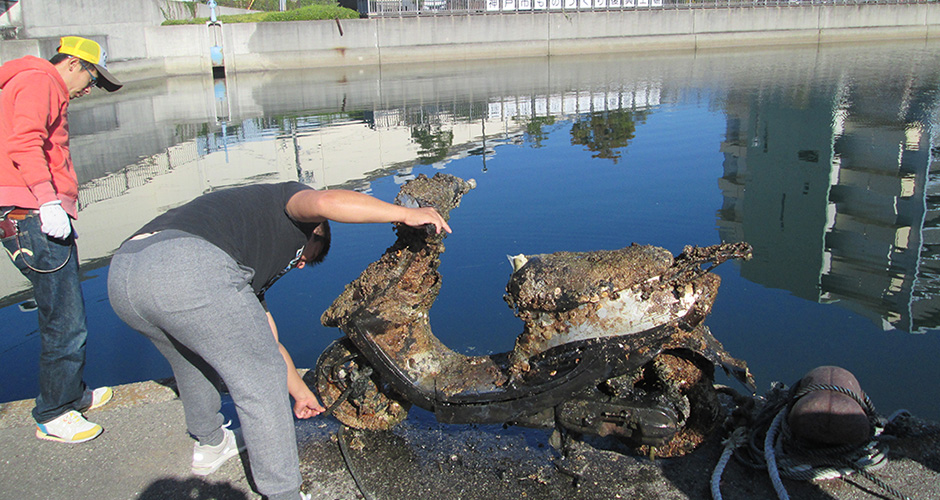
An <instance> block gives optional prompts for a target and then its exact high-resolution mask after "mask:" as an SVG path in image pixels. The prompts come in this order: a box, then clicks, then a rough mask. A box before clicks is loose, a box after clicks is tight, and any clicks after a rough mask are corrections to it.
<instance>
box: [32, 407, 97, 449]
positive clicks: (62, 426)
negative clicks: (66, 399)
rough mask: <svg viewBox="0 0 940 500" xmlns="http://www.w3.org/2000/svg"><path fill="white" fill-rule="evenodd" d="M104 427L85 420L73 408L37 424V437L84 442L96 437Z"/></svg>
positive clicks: (62, 441) (49, 439) (66, 441)
mask: <svg viewBox="0 0 940 500" xmlns="http://www.w3.org/2000/svg"><path fill="white" fill-rule="evenodd" d="M103 430H104V429H102V428H101V426H100V425H98V424H95V423H92V422H89V421H87V420H85V417H83V416H82V414H81V413H79V412H77V411H75V410H72V411H70V412H67V413H63V414H62V415H59V416H58V417H56V418H55V419H53V420H50V421H49V422H46V423H44V424H36V437H38V438H39V439H45V440H47V441H58V442H60V443H84V442H85V441H88V440H91V439H94V438H96V437H98V435H99V434H101V431H103Z"/></svg>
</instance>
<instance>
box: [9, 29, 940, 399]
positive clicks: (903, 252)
mask: <svg viewBox="0 0 940 500" xmlns="http://www.w3.org/2000/svg"><path fill="white" fill-rule="evenodd" d="M938 59H940V47H925V46H924V45H923V44H898V45H886V44H880V45H877V46H866V47H865V50H864V51H860V50H858V47H855V46H853V47H826V48H824V49H818V50H817V49H816V48H809V49H794V48H789V49H787V50H785V51H764V52H754V51H748V52H743V51H742V52H716V53H702V52H699V53H669V54H660V55H656V56H642V55H635V54H634V55H625V56H604V57H596V58H577V59H570V60H567V59H566V60H560V59H535V60H520V61H489V62H480V63H447V64H443V63H442V64H436V65H428V66H414V65H409V66H407V67H406V66H384V67H382V68H337V69H329V70H317V71H293V72H277V73H273V72H272V73H254V74H232V75H228V76H226V77H225V78H224V79H217V80H213V79H211V78H209V77H206V78H203V77H185V78H173V79H170V80H161V81H152V82H144V83H141V84H135V85H130V86H128V87H126V88H125V89H124V90H122V92H120V93H119V95H118V94H116V95H114V96H107V97H105V96H99V95H95V94H92V95H91V96H89V97H88V98H83V99H82V100H81V101H77V102H76V103H75V105H74V106H73V108H72V110H71V111H70V113H71V116H70V122H71V126H72V132H73V140H72V149H73V151H74V156H75V163H76V166H77V169H78V171H79V174H80V183H81V188H80V196H79V198H80V199H79V201H80V206H81V211H80V218H79V220H78V222H77V223H76V229H77V232H78V233H79V234H80V235H81V238H80V240H79V247H80V251H81V257H82V263H83V270H84V271H85V272H86V277H87V278H88V279H87V280H86V282H85V287H86V304H88V307H89V318H90V321H91V322H94V323H95V324H90V331H95V332H120V333H119V334H115V335H114V337H115V338H110V337H108V338H107V340H101V341H99V343H98V344H97V345H96V346H92V347H91V348H90V349H89V357H90V359H89V364H88V366H89V368H88V369H89V377H90V378H91V380H90V381H91V382H92V383H98V384H103V383H109V384H115V383H122V382H126V381H133V380H141V379H145V378H153V377H159V376H167V375H168V374H169V371H168V369H167V368H166V367H165V366H164V362H163V361H162V359H161V358H160V357H159V355H158V354H157V353H156V351H154V350H153V349H152V348H151V347H150V346H149V345H148V344H146V342H145V341H143V340H142V339H140V338H138V337H137V336H134V335H128V334H127V333H128V332H126V327H124V326H123V325H121V323H120V322H119V321H118V320H117V319H116V318H115V317H114V315H113V313H112V312H110V308H109V307H108V306H107V297H106V293H105V292H104V289H103V276H104V272H105V271H106V269H105V267H106V266H107V263H108V259H109V257H110V255H111V254H112V253H113V252H114V250H115V249H116V248H117V246H118V245H119V244H120V242H121V241H122V240H123V239H124V238H126V237H127V236H128V235H129V234H131V232H132V231H134V230H136V229H138V228H139V227H140V226H142V225H143V224H144V223H145V222H146V221H148V220H150V219H151V218H153V217H154V216H156V215H157V214H159V213H162V212H164V211H166V210H167V209H169V208H172V207H174V206H178V205H180V204H182V203H185V202H187V201H189V200H191V199H192V198H195V197H196V196H198V195H200V194H202V193H204V192H208V191H211V190H214V189H220V188H224V187H227V186H232V185H240V184H247V183H257V182H272V181H282V180H294V179H296V180H300V181H302V182H305V183H308V184H310V185H312V186H314V187H317V188H325V187H344V188H350V189H356V190H359V191H363V192H369V193H375V194H377V195H381V196H382V197H383V198H384V199H391V197H392V196H394V193H395V192H397V185H398V184H401V183H403V182H405V181H407V180H408V179H410V178H412V177H413V176H414V175H416V174H418V173H425V174H433V173H434V171H435V170H438V169H447V171H449V172H452V173H455V174H457V175H461V176H464V177H475V176H485V177H484V179H485V182H481V183H480V187H478V189H477V190H475V191H474V192H473V193H472V194H471V195H470V196H468V197H466V198H465V199H464V203H463V205H462V206H461V208H460V210H459V211H456V212H455V213H454V214H453V216H454V217H455V218H456V219H459V220H456V219H455V220H452V225H454V224H457V225H459V226H460V230H455V233H454V234H453V235H452V236H451V237H449V239H448V253H447V254H446V256H445V258H444V260H443V264H442V266H443V267H442V274H444V276H445V277H446V279H447V280H448V281H447V285H446V286H445V287H444V289H443V291H442V295H441V298H440V299H439V300H438V302H437V303H436V305H435V308H434V309H433V310H432V313H433V314H436V315H437V316H432V320H434V318H435V317H437V318H446V321H447V322H448V323H447V326H446V327H444V328H438V327H435V332H438V334H439V335H441V336H442V340H443V341H444V342H445V343H446V344H448V345H449V346H451V347H453V348H455V349H457V350H459V351H462V352H466V351H468V350H476V352H475V354H479V353H481V352H482V351H487V352H497V351H505V350H508V349H510V348H511V347H512V340H513V338H514V336H515V335H516V334H517V333H518V332H519V330H518V328H519V326H518V320H517V319H516V318H514V317H513V316H512V314H511V311H509V310H508V309H507V308H506V307H505V304H504V303H503V302H502V300H501V294H502V287H503V286H504V285H505V280H506V277H507V271H508V266H507V265H506V262H505V255H506V254H516V253H520V252H525V253H540V252H550V251H558V250H595V249H598V248H615V247H617V246H623V245H626V244H629V243H630V242H632V241H636V242H639V243H653V244H657V245H660V246H664V247H666V248H668V249H670V250H671V251H673V252H678V251H680V250H681V246H682V245H683V244H699V245H706V244H712V243H716V242H717V241H718V240H719V239H725V240H746V241H748V242H750V243H751V244H753V245H754V246H755V258H754V259H753V260H752V261H750V262H747V263H744V264H743V265H741V266H740V267H739V268H736V267H733V265H728V266H723V267H722V268H721V269H720V272H721V274H722V275H723V279H724V280H725V282H724V283H725V284H724V285H723V287H722V292H721V293H720V294H719V303H718V304H716V308H715V312H714V313H713V315H712V316H711V317H710V318H709V324H710V325H711V326H712V329H713V331H715V332H716V336H717V337H718V338H719V339H720V340H721V341H722V342H724V343H725V345H726V347H728V350H729V351H730V352H732V353H733V354H735V355H736V356H739V357H741V358H743V359H746V360H747V361H748V362H749V363H751V365H752V367H753V368H754V369H755V372H756V373H757V374H758V382H759V383H760V384H761V387H763V386H764V385H763V384H764V383H766V382H769V381H771V380H783V381H786V382H791V381H793V380H795V378H796V377H798V376H799V375H800V374H802V373H804V372H805V371H806V370H808V369H809V368H812V366H815V365H817V364H824V363H832V364H840V365H843V366H846V367H847V368H849V369H851V370H854V371H856V373H857V374H859V375H860V380H864V381H865V382H864V383H863V385H864V386H865V389H866V391H868V392H869V393H870V394H871V395H873V397H875V399H876V401H879V402H880V401H882V400H885V399H888V400H889V402H888V403H887V406H886V408H887V409H892V408H897V407H899V406H906V407H910V408H911V409H912V410H915V411H917V412H919V413H921V414H926V415H930V416H934V417H937V414H936V408H935V405H932V404H931V403H930V402H929V401H931V400H935V399H936V398H937V397H940V390H938V389H936V387H934V385H935V384H933V383H932V381H934V380H936V379H937V377H938V376H940V373H938V372H937V366H936V364H935V363H933V362H932V361H930V360H932V359H933V357H934V356H933V355H930V356H929V357H928V358H929V360H927V359H921V358H923V357H924V356H927V353H931V352H934V353H935V351H936V346H937V345H938V342H937V340H936V338H937V336H936V335H935V334H934V333H935V332H934V333H932V334H931V335H924V336H909V335H906V336H905V337H904V338H898V337H890V336H888V335H887V334H883V333H882V332H881V331H882V330H883V329H892V328H893V329H898V330H899V331H903V332H927V331H930V330H936V329H937V328H938V326H940V301H938V298H937V296H936V294H937V293H938V288H940V286H938V285H940V282H938V279H940V278H938V265H940V264H938V257H937V255H936V252H937V248H938V247H937V245H938V244H940V242H938V241H937V238H938V236H937V235H938V234H940V233H938V232H937V229H936V227H937V222H938V213H937V210H938V206H940V205H938V198H937V196H938V194H940V190H938V180H937V172H936V170H937V167H935V166H934V157H935V156H936V155H937V146H936V142H937V141H936V140H935V137H936V135H937V133H938V132H937V129H938V128H937V126H936V123H937V118H938V117H937V106H938V103H937V91H938V89H937V85H938V80H940V77H938V70H937V68H940V64H937V63H938ZM899 60H901V61H903V63H898V62H897V61H899ZM716 226H717V228H716ZM481 228H482V229H481ZM716 229H717V230H716ZM342 230H344V231H347V233H345V234H344V235H343V236H344V237H343V238H342V239H341V241H338V242H337V245H342V244H347V245H348V246H347V247H345V248H344V249H342V251H340V250H339V249H338V250H337V255H344V257H343V259H339V260H334V261H333V262H331V263H330V266H323V269H318V270H317V278H316V280H317V284H316V286H315V287H313V288H316V290H315V291H312V290H311V288H312V287H311V286H310V284H309V283H308V282H305V281H303V280H304V279H310V278H305V277H304V276H296V277H295V276H291V275H292V274H293V273H291V275H288V276H287V277H285V279H284V280H283V281H284V283H283V285H282V284H281V283H279V287H278V288H280V289H282V291H283V294H282V295H281V296H280V297H274V295H275V294H278V293H281V291H279V290H272V293H271V294H269V297H270V300H269V304H270V305H271V306H272V307H273V308H278V307H283V308H284V310H285V311H289V312H290V314H285V315H284V319H283V320H282V319H281V316H279V313H278V312H277V311H275V315H276V316H278V322H279V327H281V328H279V329H281V330H282V331H283V339H282V340H283V341H284V342H285V343H290V342H292V337H291V336H292V335H293V336H294V338H301V339H302V342H297V344H295V345H296V346H297V347H293V346H292V347H291V350H292V353H294V354H295V356H294V357H295V359H300V360H301V361H302V363H303V364H310V363H312V360H315V359H316V355H317V354H318V353H319V351H320V350H322V348H323V347H325V345H326V343H328V342H329V340H331V339H332V338H333V337H335V336H336V335H338V333H337V332H335V331H330V332H316V333H317V334H318V335H310V330H311V329H313V328H316V326H311V325H310V323H309V321H308V320H309V318H310V317H313V318H316V317H318V316H319V314H320V312H322V311H323V310H324V309H325V308H326V306H327V305H328V304H329V301H330V300H331V298H332V297H335V296H336V294H338V292H339V290H341V289H342V286H343V285H344V284H345V283H346V282H348V281H349V280H351V279H352V278H353V277H354V276H355V275H356V274H358V272H359V271H360V270H361V269H362V268H363V267H365V265H366V264H368V262H370V261H371V260H372V259H374V258H376V257H377V256H378V255H379V254H380V253H381V250H383V249H384V245H387V244H388V243H390V242H391V239H387V240H385V239H382V238H383V237H386V236H388V235H387V233H381V235H380V236H376V233H368V232H366V231H365V230H360V229H359V228H346V229H342ZM337 240H340V238H337ZM344 252H345V253H344ZM337 270H339V271H337ZM738 270H739V271H740V275H738V274H737V273H738ZM329 273H333V274H329ZM742 278H743V279H742ZM291 283H294V285H292V284H291ZM331 287H332V288H331ZM25 289H26V281H25V280H23V279H22V278H21V277H20V275H19V274H18V273H17V272H16V270H15V269H14V268H13V266H11V265H6V264H3V265H0V297H3V298H2V299H0V322H3V323H4V324H5V325H8V328H9V329H10V331H11V332H13V334H10V335H7V336H5V337H3V338H0V370H2V372H0V401H3V400H8V399H16V398H22V397H30V396H32V394H33V393H34V392H35V389H31V387H32V386H31V385H30V384H33V385H35V382H34V379H35V377H33V376H32V375H30V373H31V371H32V370H34V368H32V366H33V365H34V360H35V355H34V353H33V350H36V347H35V345H36V344H38V342H37V340H36V339H35V337H36V335H35V334H34V332H33V330H34V329H35V317H33V316H31V315H29V314H24V313H21V312H20V311H19V309H18V308H17V307H16V305H15V304H17V303H19V302H21V301H22V300H23V299H24V298H25V295H26V294H25V293H23V290H25ZM778 290H782V291H784V292H782V293H781V292H778ZM276 299H277V300H276ZM830 303H835V304H834V305H830ZM281 304H283V305H281ZM296 311H305V312H304V313H303V314H301V315H298V314H297V313H296ZM836 311H838V312H836ZM854 314H857V315H858V316H862V317H864V318H866V319H863V320H860V321H856V320H855V318H854V317H853V315H854ZM291 316H297V319H294V318H292V317H291ZM299 316H303V318H300V317H299ZM292 322H293V323H292ZM314 323H315V322H314ZM863 323H864V324H863ZM803 329H805V332H803ZM867 329H871V330H875V331H877V332H878V333H879V335H880V337H874V336H870V335H869V336H866V335H864V334H865V333H867V332H868V330H867ZM291 332H296V333H291ZM794 332H801V333H805V335H804V336H803V337H800V335H798V334H796V333H794ZM320 333H322V335H320ZM99 335H101V334H99ZM445 336H447V338H444V337H445ZM915 337H916V339H915ZM102 344H104V345H102ZM832 344H838V345H837V346H836V347H834V348H831V349H824V348H820V346H821V345H823V346H827V345H832ZM931 348H933V349H931ZM128 352H131V353H136V354H135V356H128V355H127V353H128ZM780 353H787V354H786V355H780ZM95 356H98V357H99V359H94V357H95ZM891 366H893V368H889V369H886V368H885V367H891ZM860 370H867V372H866V373H859V372H860ZM886 371H890V376H888V375H887V374H885V372H886ZM866 375H867V377H866ZM96 377H97V378H96ZM761 377H765V379H762V378H761ZM901 386H904V387H910V388H911V389H910V390H911V391H915V390H916V391H920V395H918V396H917V399H918V400H919V399H921V398H923V400H924V401H923V402H920V403H918V404H919V406H918V405H914V404H911V403H910V402H906V399H909V398H905V394H904V392H903V391H897V387H901ZM879 397H880V398H881V399H879ZM890 398H894V399H893V400H892V399H890ZM931 412H933V413H931Z"/></svg>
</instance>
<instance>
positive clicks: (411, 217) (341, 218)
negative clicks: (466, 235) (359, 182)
mask: <svg viewBox="0 0 940 500" xmlns="http://www.w3.org/2000/svg"><path fill="white" fill-rule="evenodd" d="M287 214H288V215H290V216H291V218H293V219H294V220H296V221H300V222H323V221H324V220H331V221H336V222H346V223H354V224H358V223H370V222H401V223H403V224H406V225H408V226H412V227H419V226H423V225H425V224H433V225H434V229H435V231H436V232H438V233H440V232H441V231H446V232H448V233H449V232H451V230H450V226H449V225H447V222H446V221H444V218H443V217H442V216H441V214H440V213H438V211H437V210H435V209H434V208H431V207H424V208H407V207H401V206H398V205H393V204H391V203H386V202H384V201H382V200H380V199H378V198H375V197H372V196H369V195H367V194H362V193H358V192H356V191H348V190H344V189H328V190H322V191H317V190H313V189H307V190H304V191H301V192H299V193H297V194H295V195H294V196H292V197H291V199H290V200H289V201H288V202H287Z"/></svg>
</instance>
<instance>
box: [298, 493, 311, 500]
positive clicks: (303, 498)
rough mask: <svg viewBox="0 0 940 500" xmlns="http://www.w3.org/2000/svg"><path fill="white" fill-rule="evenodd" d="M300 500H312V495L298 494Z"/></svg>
mask: <svg viewBox="0 0 940 500" xmlns="http://www.w3.org/2000/svg"><path fill="white" fill-rule="evenodd" d="M300 500H313V495H311V494H310V493H304V492H302V491H301V492H300Z"/></svg>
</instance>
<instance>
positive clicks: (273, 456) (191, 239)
mask: <svg viewBox="0 0 940 500" xmlns="http://www.w3.org/2000/svg"><path fill="white" fill-rule="evenodd" d="M252 275H253V271H252V270H250V269H248V268H245V267H242V266H240V265H238V264H237V263H236V262H235V260H234V259H232V258H231V257H230V256H229V255H228V254H226V253H225V252H223V251H222V250H220V249H219V248H218V247H216V246H214V245H212V244H211V243H209V242H207V241H205V240H203V239H202V238H198V237H195V236H192V235H189V234H188V233H184V232H181V231H162V232H160V233H157V234H155V235H153V236H151V237H149V238H145V239H142V240H137V241H128V242H126V243H125V244H124V245H122V246H121V248H120V249H119V250H118V251H117V253H116V254H115V255H114V257H113V258H112V260H111V269H110V272H109V275H108V296H109V298H110V300H111V306H112V307H113V308H114V311H115V312H116V313H117V315H118V316H119V317H120V318H121V319H122V320H123V321H124V322H125V323H127V324H128V325H129V326H130V327H131V328H133V329H135V330H137V331H139V332H140V333H142V334H144V335H146V336H147V337H148V338H149V339H150V340H151V341H153V343H154V345H156V346H157V349H159V350H160V352H161V353H162V354H163V355H164V356H165V357H166V359H167V360H168V361H169V362H170V366H171V367H172V368H173V374H174V375H175V377H176V383H177V385H178V387H179V391H180V399H181V400H182V402H183V408H184V411H185V415H186V426H187V427H188V429H189V432H190V433H191V434H192V435H193V436H195V437H196V439H198V440H199V441H200V442H201V443H204V444H214V443H218V442H219V441H220V440H221V439H222V430H221V429H220V426H221V425H222V424H223V423H224V422H223V419H224V417H223V416H222V414H221V413H220V409H221V398H220V395H219V389H218V385H217V382H216V381H217V380H218V379H219V378H221V380H222V381H224V382H225V385H226V386H227V388H228V391H229V393H230V394H231V395H232V400H233V401H234V403H235V407H236V410H237V412H238V418H239V420H240V421H241V425H242V432H243V434H244V437H245V443H246V445H247V447H248V455H249V457H250V462H251V473H252V475H253V476H254V480H255V485H256V486H257V488H258V491H259V492H260V493H262V494H264V495H266V496H267V497H268V498H269V499H271V500H281V499H289V500H296V499H297V498H300V484H301V477H300V466H299V462H298V458H297V442H296V437H295V435H294V420H293V414H292V412H291V407H290V399H289V396H288V393H287V366H286V364H285V363H284V359H283V358H282V357H281V354H280V352H279V351H278V347H277V343H276V342H275V340H274V335H273V334H272V333H271V327H270V326H269V324H268V320H267V316H266V314H265V311H264V308H263V307H262V306H261V303H260V302H259V301H258V299H257V298H256V297H255V295H254V292H253V291H252V288H251V286H250V284H249V283H250V281H251V278H252Z"/></svg>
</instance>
